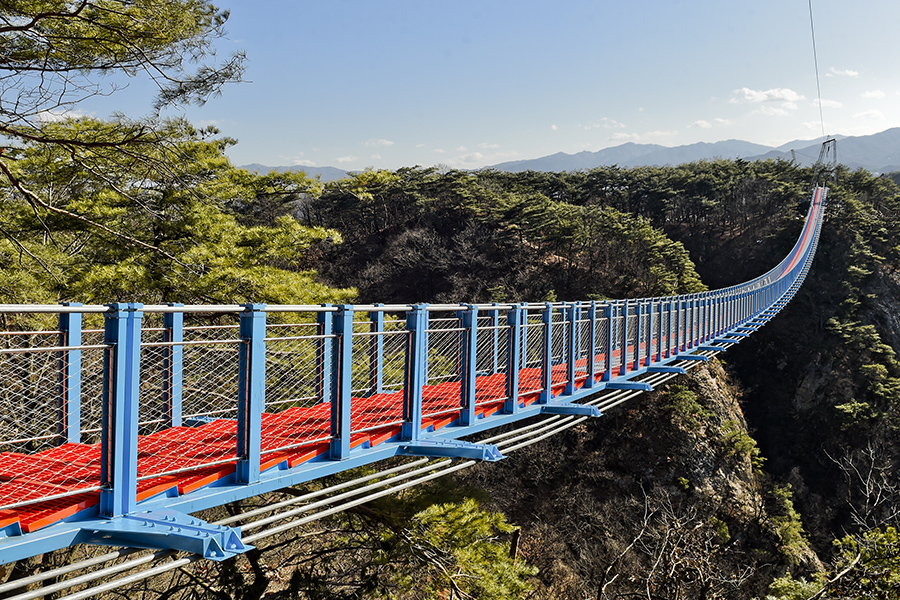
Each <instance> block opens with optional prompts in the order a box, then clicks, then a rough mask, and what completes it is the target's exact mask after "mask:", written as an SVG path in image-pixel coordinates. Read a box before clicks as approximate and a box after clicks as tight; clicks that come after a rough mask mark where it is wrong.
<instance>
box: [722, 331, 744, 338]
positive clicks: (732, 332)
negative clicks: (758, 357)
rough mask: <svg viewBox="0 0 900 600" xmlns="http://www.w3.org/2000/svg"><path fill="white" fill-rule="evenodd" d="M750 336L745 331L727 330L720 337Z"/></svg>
mask: <svg viewBox="0 0 900 600" xmlns="http://www.w3.org/2000/svg"><path fill="white" fill-rule="evenodd" d="M729 336H730V337H750V334H749V333H747V332H746V331H729V332H728V333H726V334H724V335H722V336H721V337H729Z"/></svg>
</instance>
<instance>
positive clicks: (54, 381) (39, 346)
mask: <svg viewBox="0 0 900 600" xmlns="http://www.w3.org/2000/svg"><path fill="white" fill-rule="evenodd" d="M59 337H60V336H59V332H57V331H37V332H4V334H3V335H0V450H2V451H17V452H35V451H38V450H41V449H44V448H49V447H52V446H55V445H57V444H58V443H59V439H60V438H59V431H60V427H61V423H60V414H61V413H60V402H61V401H62V398H61V396H60V385H59V383H60V382H59V377H60V354H61V353H60V352H58V351H53V350H49V348H53V347H57V346H58V345H59V342H60V339H59Z"/></svg>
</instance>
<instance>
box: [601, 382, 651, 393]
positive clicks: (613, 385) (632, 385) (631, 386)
mask: <svg viewBox="0 0 900 600" xmlns="http://www.w3.org/2000/svg"><path fill="white" fill-rule="evenodd" d="M606 389H608V390H639V391H641V392H652V391H653V386H652V385H650V384H649V383H647V382H646V381H611V382H610V383H607V384H606Z"/></svg>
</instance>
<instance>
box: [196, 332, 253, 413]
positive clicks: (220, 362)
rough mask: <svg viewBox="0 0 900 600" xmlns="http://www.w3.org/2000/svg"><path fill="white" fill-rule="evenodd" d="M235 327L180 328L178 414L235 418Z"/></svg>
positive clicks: (237, 344)
mask: <svg viewBox="0 0 900 600" xmlns="http://www.w3.org/2000/svg"><path fill="white" fill-rule="evenodd" d="M240 344H241V341H240V338H239V330H238V326H237V325H200V326H187V327H185V328H184V350H183V355H182V362H183V365H184V366H183V370H182V374H183V375H182V386H183V388H182V412H183V417H184V418H185V419H189V418H205V419H209V418H228V419H234V418H235V417H236V416H237V397H238V396H237V391H238V348H239V346H240Z"/></svg>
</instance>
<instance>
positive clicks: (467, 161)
mask: <svg viewBox="0 0 900 600" xmlns="http://www.w3.org/2000/svg"><path fill="white" fill-rule="evenodd" d="M483 160H484V154H482V153H481V152H472V153H469V154H463V155H462V156H457V157H456V158H455V159H453V161H452V163H453V164H457V165H476V164H480V163H481V162H482V161H483Z"/></svg>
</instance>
